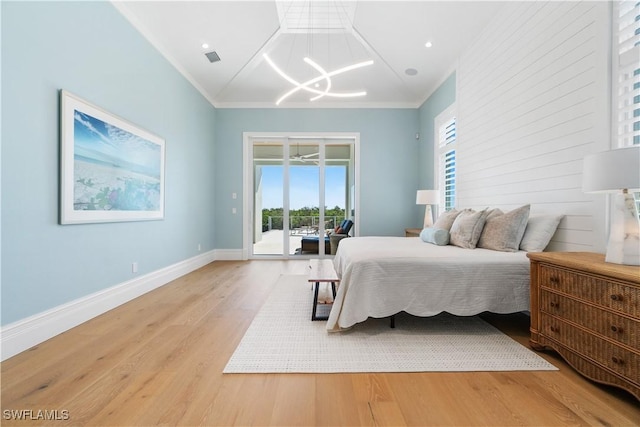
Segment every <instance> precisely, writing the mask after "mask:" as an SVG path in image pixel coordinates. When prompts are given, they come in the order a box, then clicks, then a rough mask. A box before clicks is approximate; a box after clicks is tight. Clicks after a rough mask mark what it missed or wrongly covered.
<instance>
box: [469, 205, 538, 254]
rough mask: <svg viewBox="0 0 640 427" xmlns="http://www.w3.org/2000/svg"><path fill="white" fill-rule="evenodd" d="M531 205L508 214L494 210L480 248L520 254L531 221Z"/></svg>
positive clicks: (480, 241) (481, 236) (479, 244)
mask: <svg viewBox="0 0 640 427" xmlns="http://www.w3.org/2000/svg"><path fill="white" fill-rule="evenodd" d="M530 209H531V206H530V205H524V206H522V207H519V208H517V209H514V210H512V211H509V212H507V213H503V212H502V211H501V210H500V209H494V210H493V211H491V213H490V214H489V215H488V216H487V220H486V222H485V224H484V229H483V230H482V234H481V235H480V239H479V240H478V247H479V248H485V249H493V250H494V251H502V252H518V249H519V248H520V242H521V241H522V236H523V235H524V230H525V228H526V227H527V220H528V219H529V210H530Z"/></svg>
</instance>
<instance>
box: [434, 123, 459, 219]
mask: <svg viewBox="0 0 640 427" xmlns="http://www.w3.org/2000/svg"><path fill="white" fill-rule="evenodd" d="M438 136H439V138H438V152H439V165H438V170H439V177H438V178H439V179H438V180H439V186H440V190H441V191H440V198H441V200H440V206H441V207H443V208H444V210H445V211H447V210H450V209H453V208H455V205H456V150H455V142H456V117H455V116H451V117H448V118H447V119H446V120H445V121H444V122H443V123H442V124H441V125H440V127H439V129H438Z"/></svg>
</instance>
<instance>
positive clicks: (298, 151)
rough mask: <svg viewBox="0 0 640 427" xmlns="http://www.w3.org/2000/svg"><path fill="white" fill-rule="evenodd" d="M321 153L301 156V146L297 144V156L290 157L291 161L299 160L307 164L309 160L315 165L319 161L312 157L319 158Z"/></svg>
mask: <svg viewBox="0 0 640 427" xmlns="http://www.w3.org/2000/svg"><path fill="white" fill-rule="evenodd" d="M319 154H320V153H318V152H315V153H310V154H300V146H299V145H298V144H296V154H294V155H292V156H289V159H290V160H297V161H299V162H306V161H307V160H312V161H313V162H315V163H318V162H317V159H312V157H318V155H319Z"/></svg>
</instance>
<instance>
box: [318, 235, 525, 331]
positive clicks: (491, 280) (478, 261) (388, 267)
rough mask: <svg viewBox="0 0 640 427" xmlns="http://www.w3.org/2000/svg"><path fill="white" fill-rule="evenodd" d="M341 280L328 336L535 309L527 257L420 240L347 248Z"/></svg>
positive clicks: (371, 241) (372, 241) (362, 240)
mask: <svg viewBox="0 0 640 427" xmlns="http://www.w3.org/2000/svg"><path fill="white" fill-rule="evenodd" d="M334 266H335V269H336V272H337V273H338V276H340V278H341V282H340V286H339V288H338V293H337V295H336V299H335V301H334V304H333V307H332V309H331V314H330V315H329V320H328V322H327V329H328V330H329V331H338V330H340V329H345V328H349V327H351V326H353V325H355V324H356V323H359V322H362V321H364V320H366V319H367V318H368V317H378V318H380V317H387V316H391V315H393V314H396V313H399V312H401V311H406V312H407V313H410V314H413V315H415V316H434V315H436V314H438V313H440V312H443V311H446V312H449V313H451V314H455V315H458V316H471V315H474V314H479V313H482V312H484V311H490V312H494V313H515V312H519V311H524V310H529V260H528V258H527V257H526V252H523V251H520V252H498V251H492V250H488V249H463V248H459V247H457V246H436V245H432V244H429V243H425V242H423V241H422V240H421V239H420V238H419V237H354V238H350V239H343V240H341V241H340V246H339V247H338V252H337V254H336V257H335V259H334Z"/></svg>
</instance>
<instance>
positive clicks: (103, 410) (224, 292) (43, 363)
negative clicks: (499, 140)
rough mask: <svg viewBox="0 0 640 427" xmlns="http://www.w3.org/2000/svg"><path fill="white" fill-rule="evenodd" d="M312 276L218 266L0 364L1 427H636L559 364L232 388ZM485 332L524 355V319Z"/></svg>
mask: <svg viewBox="0 0 640 427" xmlns="http://www.w3.org/2000/svg"><path fill="white" fill-rule="evenodd" d="M306 268H307V262H306V261H249V262H230V261H224V262H223V261H217V262H214V263H212V264H209V265H208V266H205V267H203V268H201V269H199V270H197V271H195V272H193V273H191V274H189V275H186V276H184V277H182V278H180V279H178V280H175V281H174V282H172V283H170V284H168V285H166V286H164V287H162V288H159V289H157V290H155V291H153V292H150V293H148V294H146V295H144V296H142V297H140V298H137V299H136V300H134V301H131V302H129V303H127V304H125V305H123V306H121V307H118V308H117V309H114V310H112V311H110V312H108V313H105V314H104V315H102V316H99V317H97V318H95V319H93V320H91V321H89V322H87V323H85V324H83V325H81V326H79V327H76V328H74V329H72V330H70V331H68V332H66V333H64V334H62V335H59V336H57V337H55V338H53V339H51V340H49V341H47V342H45V343H42V344H41V345H38V346H36V347H34V348H32V349H30V350H28V351H25V352H23V353H21V354H19V355H17V356H15V357H13V358H11V359H9V360H7V361H5V362H3V363H2V396H1V397H2V404H1V407H2V417H3V418H2V420H0V421H1V423H2V425H19V426H26V425H40V424H47V425H56V426H63V425H87V426H99V425H112V426H115V425H117V426H136V425H184V426H186V425H205V426H213V425H223V426H226V425H277V426H280V425H282V426H285V425H296V426H312V425H333V426H356V425H358V426H403V425H413V426H430V425H434V426H435V425H448V426H475V425H484V426H512V425H527V426H564V425H602V426H633V425H635V426H637V425H640V402H638V401H637V400H636V399H635V398H633V397H632V396H631V395H630V394H628V393H626V392H623V391H620V390H617V389H614V388H611V387H607V386H603V385H599V384H596V383H593V382H591V381H589V380H586V379H585V378H583V377H582V376H580V375H579V374H577V373H576V372H575V371H573V370H572V369H571V368H569V367H568V366H567V365H566V364H565V363H563V362H562V360H561V359H560V358H559V357H556V356H555V355H554V354H552V353H549V354H547V353H542V354H543V356H544V357H545V358H546V359H547V360H549V361H551V362H552V363H553V364H555V365H556V366H558V367H559V368H560V370H559V371H546V372H472V373H387V374H278V375H275V374H271V375H263V374H245V375H238V374H224V375H223V374H222V369H223V368H224V366H225V365H226V363H227V360H228V359H229V357H230V356H231V354H232V353H233V351H234V349H235V347H236V345H237V344H238V342H239V341H240V339H241V338H242V336H243V335H244V332H245V330H246V329H247V328H248V326H249V324H250V323H251V320H252V319H253V317H254V315H255V314H256V312H257V311H258V310H259V308H260V306H261V304H262V302H263V301H264V299H265V297H266V296H267V295H268V294H269V290H270V288H271V286H272V285H273V284H274V283H275V282H276V280H277V278H278V276H279V275H280V274H304V273H305V272H306ZM310 297H311V294H310ZM485 319H486V320H488V321H490V322H491V323H493V324H494V325H496V326H497V327H499V328H500V329H501V330H503V331H504V332H505V333H507V334H508V335H509V336H511V337H512V338H514V339H516V340H517V341H519V342H521V343H523V344H525V345H526V344H527V340H528V317H527V316H525V315H522V314H519V315H507V316H500V315H487V316H485ZM12 410H14V411H21V410H32V411H33V412H32V413H31V416H32V417H36V416H37V415H38V412H37V411H38V410H48V411H56V410H57V411H58V413H57V415H58V417H59V418H64V417H65V414H68V417H69V419H68V420H58V421H49V422H46V423H45V422H42V421H37V420H33V421H24V420H23V421H17V420H9V419H7V418H9V414H10V412H7V411H12ZM63 411H68V412H63ZM51 413H52V412H50V414H51ZM23 414H24V412H23ZM54 414H55V413H54Z"/></svg>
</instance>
